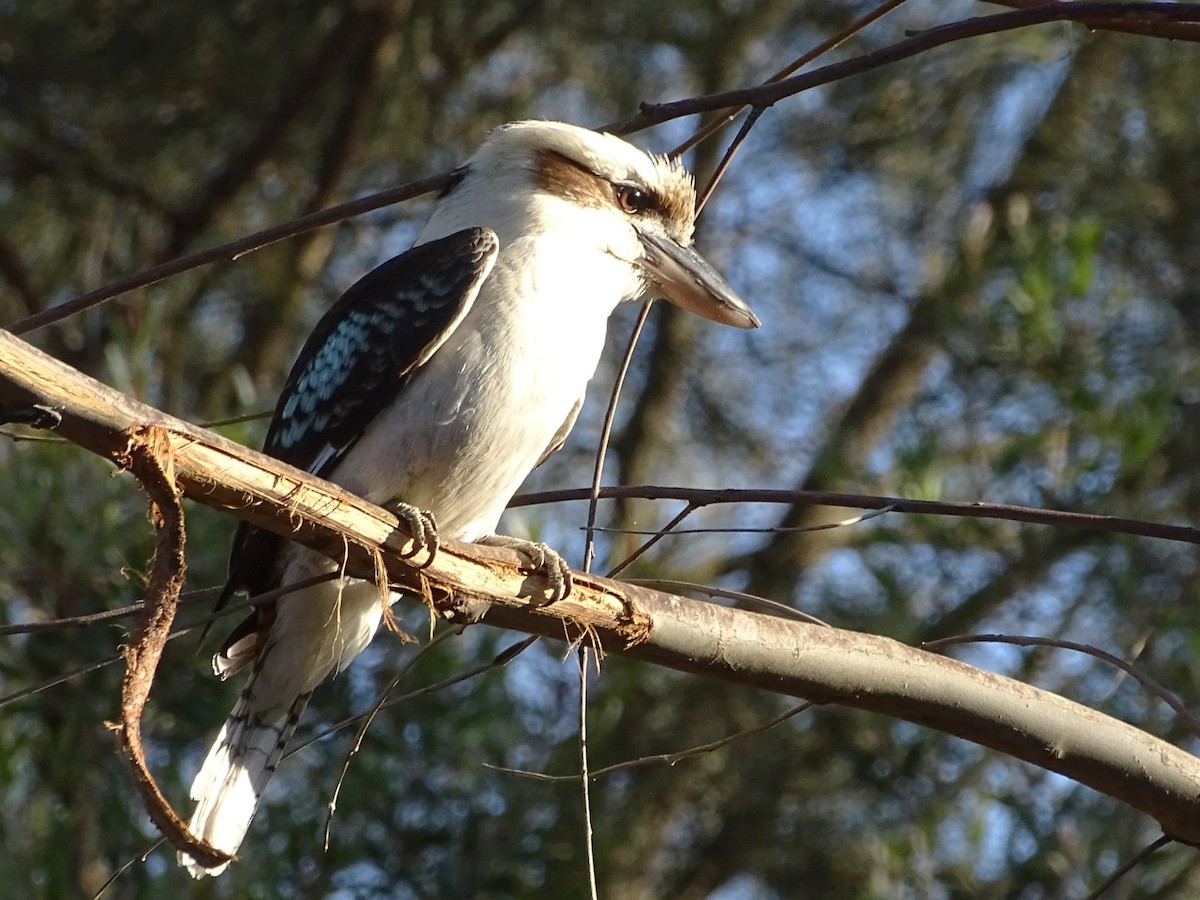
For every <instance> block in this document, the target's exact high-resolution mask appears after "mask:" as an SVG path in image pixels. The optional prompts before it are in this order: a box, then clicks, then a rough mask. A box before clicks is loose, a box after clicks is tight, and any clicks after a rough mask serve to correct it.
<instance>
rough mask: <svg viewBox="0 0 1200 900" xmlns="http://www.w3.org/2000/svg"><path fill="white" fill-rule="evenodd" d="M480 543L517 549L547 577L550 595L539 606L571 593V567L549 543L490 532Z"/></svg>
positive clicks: (534, 567)
mask: <svg viewBox="0 0 1200 900" xmlns="http://www.w3.org/2000/svg"><path fill="white" fill-rule="evenodd" d="M479 543H481V544H486V545H487V546H489V547H504V548H506V549H508V550H515V551H516V552H517V553H519V554H521V555H522V556H524V557H525V558H526V559H527V560H529V564H530V568H531V570H532V571H533V572H535V573H537V574H539V575H542V576H543V577H545V579H546V581H547V582H548V583H549V590H550V596H549V598H547V599H546V600H545V601H543V602H542V603H539V604H538V605H539V606H544V605H547V604H550V603H557V602H558V601H559V600H562V599H564V598H566V597H567V595H568V594H570V593H571V586H572V579H571V567H570V566H568V565H567V562H566V560H565V559H563V558H562V556H560V555H559V553H558V551H557V550H555V549H554V548H553V547H551V546H550V545H549V544H543V543H542V542H541V541H527V540H525V539H524V538H515V537H509V536H508V535H504V534H490V535H488V536H487V537H485V538H483V539H482V540H480V541H479Z"/></svg>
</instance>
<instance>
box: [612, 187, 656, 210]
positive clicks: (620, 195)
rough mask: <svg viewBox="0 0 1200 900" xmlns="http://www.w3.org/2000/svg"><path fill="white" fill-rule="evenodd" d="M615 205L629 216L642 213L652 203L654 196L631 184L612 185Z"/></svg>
mask: <svg viewBox="0 0 1200 900" xmlns="http://www.w3.org/2000/svg"><path fill="white" fill-rule="evenodd" d="M613 189H614V191H615V193H616V198H617V205H618V206H620V207H621V209H623V210H625V212H627V213H629V214H630V215H631V216H633V215H637V214H638V213H643V212H645V211H646V210H648V209H649V208H650V207H651V206H653V205H654V198H652V197H651V196H650V195H649V194H647V193H646V192H645V191H643V190H642V189H641V188H637V187H634V186H633V185H632V184H617V185H613Z"/></svg>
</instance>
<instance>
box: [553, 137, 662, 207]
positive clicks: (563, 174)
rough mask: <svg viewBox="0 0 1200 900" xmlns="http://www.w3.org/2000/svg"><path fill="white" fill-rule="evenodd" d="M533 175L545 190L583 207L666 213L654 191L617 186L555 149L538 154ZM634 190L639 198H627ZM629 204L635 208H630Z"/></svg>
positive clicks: (634, 186)
mask: <svg viewBox="0 0 1200 900" xmlns="http://www.w3.org/2000/svg"><path fill="white" fill-rule="evenodd" d="M533 173H534V178H535V180H536V182H537V184H538V186H539V187H540V188H542V190H544V191H546V192H547V193H551V194H557V195H558V196H560V197H565V198H566V199H568V200H570V201H572V202H573V203H578V204H580V205H581V206H599V207H609V206H612V205H613V204H614V203H615V204H616V205H617V206H619V207H620V208H621V209H624V210H625V211H626V212H641V213H646V212H654V213H657V214H659V215H662V216H666V214H667V211H666V208H665V205H664V204H663V202H662V199H661V198H660V197H659V196H658V195H657V194H655V193H654V192H653V191H649V190H647V189H645V188H642V187H638V186H636V185H630V184H617V185H614V184H612V183H611V182H609V181H608V180H607V179H606V178H603V177H601V176H600V175H597V174H596V173H595V172H593V171H591V170H590V169H588V168H587V167H586V166H582V165H580V164H579V163H577V162H575V161H574V160H572V159H568V158H567V157H565V156H563V155H562V154H561V153H556V152H555V151H553V150H543V151H541V152H540V153H538V155H537V159H536V162H535V165H534V170H533ZM633 191H636V192H638V194H639V195H640V196H638V197H637V198H636V199H633V198H630V199H625V197H624V196H623V193H622V192H633ZM630 204H632V207H633V208H630Z"/></svg>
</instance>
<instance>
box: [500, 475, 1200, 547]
mask: <svg viewBox="0 0 1200 900" xmlns="http://www.w3.org/2000/svg"><path fill="white" fill-rule="evenodd" d="M592 492H593V491H592V489H591V488H568V489H566V490H558V491H540V492H538V493H530V494H518V495H517V496H516V497H514V498H513V499H512V501H511V502H510V503H509V508H512V509H515V508H517V507H521V506H535V505H537V504H541V503H561V502H564V501H568V500H588V499H590V498H591V496H592ZM630 497H633V498H639V499H643V500H683V501H687V502H688V503H694V504H695V505H696V506H697V507H700V506H709V505H712V504H718V503H787V504H796V503H805V504H809V505H811V506H837V507H843V508H846V509H884V508H890V509H891V510H892V511H893V512H898V513H910V514H912V513H916V514H921V515H939V516H959V517H965V518H973V519H1002V520H1005V521H1010V522H1029V523H1032V524H1035V525H1052V526H1054V527H1057V528H1074V529H1078V530H1081V531H1099V532H1106V533H1113V534H1131V535H1136V536H1138V537H1152V538H1159V539H1161V540H1168V541H1180V542H1182V543H1186V544H1200V529H1197V528H1193V527H1191V526H1190V525H1167V524H1164V523H1162V522H1147V521H1144V520H1142V519H1125V518H1121V517H1118V516H1102V515H1096V514H1094V513H1080V512H1068V511H1065V510H1055V509H1038V508H1036V507H1032V506H1018V505H1015V504H1011V503H982V502H967V503H960V502H954V501H947V500H905V499H903V498H900V497H880V496H875V495H872V494H844V493H838V492H836V491H787V490H765V489H757V488H720V489H716V490H713V489H706V488H686V487H675V486H661V485H653V484H630V485H619V486H610V487H602V488H601V489H600V494H599V499H601V500H616V499H625V498H630Z"/></svg>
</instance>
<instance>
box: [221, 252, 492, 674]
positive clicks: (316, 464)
mask: <svg viewBox="0 0 1200 900" xmlns="http://www.w3.org/2000/svg"><path fill="white" fill-rule="evenodd" d="M498 248H499V242H498V241H497V239H496V235H495V233H494V232H492V231H491V230H490V229H487V228H468V229H465V230H463V231H459V232H456V233H455V234H452V235H450V236H449V237H446V238H442V239H440V240H436V241H430V242H429V243H427V244H421V245H420V246H419V247H413V248H412V249H411V250H408V251H406V252H405V253H402V254H400V255H399V256H397V257H395V258H394V259H391V260H389V261H388V262H385V263H383V265H381V266H379V267H378V268H376V269H374V270H373V271H371V272H370V273H368V274H367V275H365V276H363V277H362V278H361V279H360V280H359V281H358V282H357V283H355V284H354V286H353V287H351V288H350V289H349V290H348V291H346V293H344V294H342V296H341V297H340V298H338V300H337V302H336V303H334V304H333V306H331V307H330V308H329V310H328V311H327V312H326V313H325V315H324V316H322V317H321V320H320V321H319V322H318V323H317V326H316V328H314V329H313V332H312V334H311V335H309V337H308V340H307V341H305V343H304V347H303V348H302V349H301V351H300V356H299V358H298V359H297V360H296V363H295V365H293V366H292V371H291V373H290V374H289V375H288V377H287V381H286V383H285V384H284V387H283V391H282V392H281V394H280V396H279V402H278V404H277V405H276V407H275V415H274V417H273V418H272V419H271V426H270V428H269V429H268V430H267V439H266V441H265V442H264V445H263V452H265V453H268V454H270V455H271V456H274V457H275V458H276V459H281V460H283V461H284V462H286V463H288V464H290V465H293V466H297V467H298V468H301V469H305V470H307V471H309V472H312V473H313V474H314V475H320V476H322V477H324V476H327V475H328V474H329V472H330V470H331V469H332V468H333V465H334V464H335V463H336V462H337V460H338V459H340V458H341V456H342V455H343V454H344V453H345V452H346V451H347V450H348V449H349V448H350V447H351V446H353V444H354V442H355V441H356V440H357V439H358V437H359V435H361V434H362V432H363V429H365V428H366V427H367V425H369V424H370V423H371V420H372V419H374V418H375V417H376V416H377V415H379V413H380V412H382V411H383V409H384V407H386V406H387V405H388V404H389V403H390V402H391V401H392V400H393V399H394V398H395V397H396V395H397V394H398V393H399V392H400V391H401V390H402V389H403V388H404V385H405V384H406V383H407V382H408V381H409V379H410V378H411V377H412V375H413V373H414V372H415V371H416V370H417V369H419V368H420V367H421V365H423V364H424V363H425V362H426V361H428V359H429V358H430V357H431V356H433V354H434V353H435V352H437V349H438V348H439V347H440V346H441V345H442V344H443V343H444V342H445V340H446V338H447V337H448V336H449V335H450V334H451V332H453V331H454V329H455V328H456V327H457V326H458V324H459V322H461V321H462V318H463V316H465V315H466V314H467V312H468V310H470V308H471V304H473V303H474V302H475V298H476V296H477V295H478V294H479V288H480V286H481V285H482V284H483V281H484V279H485V278H487V276H488V273H489V272H491V270H492V265H493V264H494V263H495V261H496V253H497V250H498ZM283 543H284V540H283V538H280V537H278V536H276V535H274V534H272V533H271V532H268V531H263V530H261V529H258V528H254V527H253V526H250V525H247V524H245V523H242V524H241V525H240V526H239V527H238V530H237V533H236V534H235V535H234V540H233V547H232V549H231V552H230V554H229V580H228V581H227V582H226V584H225V589H224V590H223V591H222V592H221V598H220V600H218V601H217V609H220V608H222V607H223V606H225V604H227V603H228V602H229V600H230V598H231V597H232V596H233V595H234V593H236V592H237V591H240V590H245V591H247V592H249V593H250V594H251V595H252V596H253V595H255V594H260V593H262V592H264V591H267V590H270V589H271V588H273V587H275V585H276V583H277V578H278V572H277V571H276V568H277V559H278V554H279V550H280V548H281V547H282V546H283ZM264 616H265V618H264ZM257 617H258V620H259V624H260V625H261V624H269V622H270V620H271V618H272V611H271V609H269V608H268V609H260V610H258V611H257ZM251 618H252V619H253V618H255V614H252V616H251ZM245 634H246V630H245V629H244V628H241V629H238V631H237V632H235V635H234V636H235V637H240V636H245ZM218 655H219V654H218Z"/></svg>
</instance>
